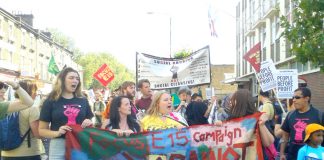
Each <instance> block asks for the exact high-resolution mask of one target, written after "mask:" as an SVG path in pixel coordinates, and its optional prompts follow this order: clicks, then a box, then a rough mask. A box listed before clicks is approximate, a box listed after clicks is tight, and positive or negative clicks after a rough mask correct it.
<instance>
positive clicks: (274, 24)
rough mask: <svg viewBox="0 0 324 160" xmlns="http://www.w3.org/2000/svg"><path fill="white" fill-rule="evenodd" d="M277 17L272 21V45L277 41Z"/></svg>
mask: <svg viewBox="0 0 324 160" xmlns="http://www.w3.org/2000/svg"><path fill="white" fill-rule="evenodd" d="M275 19H276V18H275V17H274V19H273V20H272V21H271V44H273V43H274V42H275V40H276V34H277V32H276V22H275Z"/></svg>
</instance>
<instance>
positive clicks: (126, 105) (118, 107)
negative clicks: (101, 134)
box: [107, 96, 140, 136]
mask: <svg viewBox="0 0 324 160" xmlns="http://www.w3.org/2000/svg"><path fill="white" fill-rule="evenodd" d="M109 113H110V123H109V124H108V126H107V128H108V130H111V131H113V132H116V134H117V135H118V136H129V135H130V134H132V133H136V132H139V131H140V126H139V124H138V123H137V122H136V121H135V120H134V118H132V117H131V105H130V101H129V99H128V98H127V97H126V96H118V97H115V98H114V99H113V100H112V102H111V104H110V112H109Z"/></svg>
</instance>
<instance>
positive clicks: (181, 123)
mask: <svg viewBox="0 0 324 160" xmlns="http://www.w3.org/2000/svg"><path fill="white" fill-rule="evenodd" d="M165 117H166V118H168V119H171V120H173V121H176V122H178V123H180V124H181V125H183V126H186V127H187V126H188V125H187V124H185V123H183V122H181V121H177V120H175V119H173V118H171V117H169V116H165Z"/></svg>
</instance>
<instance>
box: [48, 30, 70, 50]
mask: <svg viewBox="0 0 324 160" xmlns="http://www.w3.org/2000/svg"><path fill="white" fill-rule="evenodd" d="M46 30H47V31H48V32H50V33H51V34H52V35H51V38H52V39H53V41H54V42H56V43H58V44H60V45H62V46H63V47H64V48H67V49H68V50H73V49H74V40H73V38H71V37H69V36H67V35H65V34H64V33H62V32H61V31H59V30H58V29H56V28H47V29H46Z"/></svg>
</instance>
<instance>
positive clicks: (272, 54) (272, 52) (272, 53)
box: [270, 43, 275, 61]
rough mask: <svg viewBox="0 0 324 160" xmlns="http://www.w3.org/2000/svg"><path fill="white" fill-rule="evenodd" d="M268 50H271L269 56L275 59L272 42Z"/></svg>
mask: <svg viewBox="0 0 324 160" xmlns="http://www.w3.org/2000/svg"><path fill="white" fill-rule="evenodd" d="M270 52H271V54H270V58H271V59H272V60H273V61H275V57H274V56H275V54H274V52H275V50H274V44H273V43H272V44H271V48H270Z"/></svg>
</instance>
